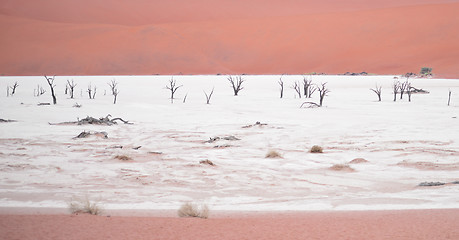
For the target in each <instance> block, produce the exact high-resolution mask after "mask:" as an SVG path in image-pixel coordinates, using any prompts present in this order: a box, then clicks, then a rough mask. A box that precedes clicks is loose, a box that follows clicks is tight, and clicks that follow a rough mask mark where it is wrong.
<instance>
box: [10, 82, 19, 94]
mask: <svg viewBox="0 0 459 240" xmlns="http://www.w3.org/2000/svg"><path fill="white" fill-rule="evenodd" d="M17 87H19V85H18V82H15V83H14V85H13V86H12V87H10V88H11V96H13V95H14V94H15V93H16V88H17Z"/></svg>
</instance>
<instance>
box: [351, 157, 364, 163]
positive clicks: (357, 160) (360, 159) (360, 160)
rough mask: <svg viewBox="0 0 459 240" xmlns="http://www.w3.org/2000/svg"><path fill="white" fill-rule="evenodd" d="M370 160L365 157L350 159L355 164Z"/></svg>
mask: <svg viewBox="0 0 459 240" xmlns="http://www.w3.org/2000/svg"><path fill="white" fill-rule="evenodd" d="M367 162H368V160H366V159H365V158H355V159H352V161H350V162H349V163H351V164H355V163H367Z"/></svg>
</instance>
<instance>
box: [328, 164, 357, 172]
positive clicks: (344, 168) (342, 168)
mask: <svg viewBox="0 0 459 240" xmlns="http://www.w3.org/2000/svg"><path fill="white" fill-rule="evenodd" d="M330 169H331V170H333V171H345V172H354V171H355V169H353V168H352V167H351V166H349V165H348V164H335V165H333V166H331V167H330Z"/></svg>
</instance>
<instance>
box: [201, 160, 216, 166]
mask: <svg viewBox="0 0 459 240" xmlns="http://www.w3.org/2000/svg"><path fill="white" fill-rule="evenodd" d="M199 164H204V165H210V166H215V164H214V163H213V162H212V161H210V160H208V159H206V160H202V161H199Z"/></svg>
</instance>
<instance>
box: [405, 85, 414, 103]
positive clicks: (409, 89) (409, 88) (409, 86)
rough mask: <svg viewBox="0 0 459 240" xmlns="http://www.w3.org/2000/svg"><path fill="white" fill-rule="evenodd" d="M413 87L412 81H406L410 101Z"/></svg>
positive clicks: (409, 100)
mask: <svg viewBox="0 0 459 240" xmlns="http://www.w3.org/2000/svg"><path fill="white" fill-rule="evenodd" d="M412 90H413V87H411V83H410V82H408V80H407V82H406V94H407V95H408V102H411V93H412Z"/></svg>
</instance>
